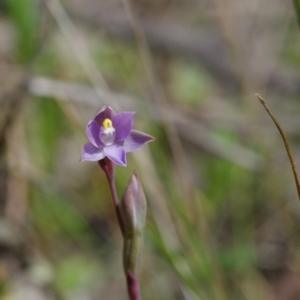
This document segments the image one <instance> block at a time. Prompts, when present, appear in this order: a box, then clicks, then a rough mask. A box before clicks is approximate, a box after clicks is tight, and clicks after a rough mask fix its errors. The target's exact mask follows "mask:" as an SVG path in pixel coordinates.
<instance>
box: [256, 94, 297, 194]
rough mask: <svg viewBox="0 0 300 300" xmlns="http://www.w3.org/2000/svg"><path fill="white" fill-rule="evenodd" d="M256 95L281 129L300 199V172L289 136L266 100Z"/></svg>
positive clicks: (279, 129)
mask: <svg viewBox="0 0 300 300" xmlns="http://www.w3.org/2000/svg"><path fill="white" fill-rule="evenodd" d="M256 96H257V98H258V100H259V101H260V103H261V104H262V105H263V106H264V108H265V109H266V111H267V113H268V114H269V116H270V117H271V119H272V120H273V122H274V124H275V126H276V127H277V129H278V131H279V133H280V135H281V137H282V140H283V143H284V147H285V150H286V152H287V155H288V157H289V160H290V164H291V167H292V171H293V174H294V178H295V183H296V187H297V192H298V198H299V200H300V182H299V177H298V173H297V170H296V166H295V162H294V158H293V154H292V150H291V147H290V145H289V142H288V140H287V137H286V135H285V133H284V131H283V129H282V128H281V126H280V124H279V122H278V121H277V119H276V118H275V116H274V115H273V113H272V112H271V110H270V109H269V107H268V105H267V102H266V100H265V99H263V98H262V97H261V96H260V95H258V94H256Z"/></svg>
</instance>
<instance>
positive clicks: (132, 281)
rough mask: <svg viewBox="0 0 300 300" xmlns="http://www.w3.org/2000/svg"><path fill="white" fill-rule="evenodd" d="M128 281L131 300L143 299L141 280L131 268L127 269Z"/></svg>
mask: <svg viewBox="0 0 300 300" xmlns="http://www.w3.org/2000/svg"><path fill="white" fill-rule="evenodd" d="M126 281H127V289H128V295H129V298H130V300H141V299H142V298H141V294H140V287H139V282H138V280H137V278H136V277H134V275H133V274H132V272H131V271H130V270H127V273H126Z"/></svg>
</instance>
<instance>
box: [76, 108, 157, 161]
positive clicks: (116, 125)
mask: <svg viewBox="0 0 300 300" xmlns="http://www.w3.org/2000/svg"><path fill="white" fill-rule="evenodd" d="M134 114H135V112H131V111H122V112H120V113H116V112H115V111H114V110H113V109H112V108H111V107H109V106H105V107H103V108H102V109H101V110H100V111H98V113H97V114H96V116H95V118H94V119H92V120H90V121H89V122H88V124H87V126H86V131H85V132H86V135H87V137H88V139H89V142H87V143H86V144H85V145H84V146H83V148H82V152H81V160H89V161H99V160H101V159H103V158H104V157H107V158H108V159H110V160H111V161H112V162H113V163H114V164H117V165H120V166H126V153H127V152H131V151H134V150H136V149H138V148H139V147H141V146H143V145H144V144H146V143H148V142H151V141H153V140H154V138H153V137H152V136H150V135H148V134H145V133H143V132H140V131H136V130H132V129H131V128H132V123H133V116H134Z"/></svg>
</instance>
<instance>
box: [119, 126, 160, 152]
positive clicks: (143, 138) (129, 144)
mask: <svg viewBox="0 0 300 300" xmlns="http://www.w3.org/2000/svg"><path fill="white" fill-rule="evenodd" d="M153 140H154V137H152V136H151V135H148V134H146V133H143V132H140V131H137V130H131V132H130V134H129V135H128V137H127V138H126V139H125V140H124V144H123V148H124V150H125V152H126V153H127V152H131V151H134V150H136V149H138V148H140V147H141V146H143V145H145V144H146V143H148V142H151V141H153Z"/></svg>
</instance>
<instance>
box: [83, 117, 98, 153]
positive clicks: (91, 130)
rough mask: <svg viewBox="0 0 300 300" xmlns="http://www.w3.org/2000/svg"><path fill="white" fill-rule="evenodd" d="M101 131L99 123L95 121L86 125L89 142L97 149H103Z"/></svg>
mask: <svg viewBox="0 0 300 300" xmlns="http://www.w3.org/2000/svg"><path fill="white" fill-rule="evenodd" d="M99 131H100V127H99V125H98V123H97V122H96V121H95V120H91V121H89V122H88V124H87V125H86V129H85V133H86V136H87V137H88V139H89V141H90V142H91V143H92V144H93V145H94V146H95V147H98V148H99V147H101V142H100V139H99Z"/></svg>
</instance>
